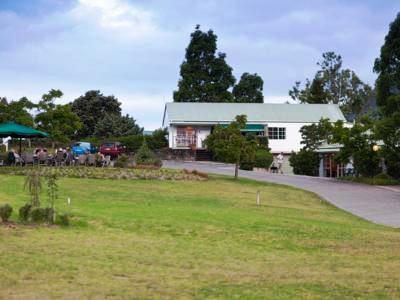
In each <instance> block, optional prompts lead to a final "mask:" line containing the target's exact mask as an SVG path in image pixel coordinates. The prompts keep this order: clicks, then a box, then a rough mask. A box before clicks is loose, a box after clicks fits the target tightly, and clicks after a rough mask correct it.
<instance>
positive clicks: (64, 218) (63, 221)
mask: <svg viewBox="0 0 400 300" xmlns="http://www.w3.org/2000/svg"><path fill="white" fill-rule="evenodd" d="M56 223H57V224H59V225H61V226H69V214H68V213H63V214H61V215H57V219H56Z"/></svg>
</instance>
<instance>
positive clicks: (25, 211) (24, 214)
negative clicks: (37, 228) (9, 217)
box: [19, 203, 32, 222]
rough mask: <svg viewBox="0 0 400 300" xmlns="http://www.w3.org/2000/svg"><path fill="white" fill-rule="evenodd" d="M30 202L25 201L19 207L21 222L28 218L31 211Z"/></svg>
mask: <svg viewBox="0 0 400 300" xmlns="http://www.w3.org/2000/svg"><path fill="white" fill-rule="evenodd" d="M31 209H32V204H30V203H26V204H25V205H24V206H22V207H21V208H20V209H19V219H20V220H21V221H23V222H27V221H28V220H29V216H30V213H31Z"/></svg>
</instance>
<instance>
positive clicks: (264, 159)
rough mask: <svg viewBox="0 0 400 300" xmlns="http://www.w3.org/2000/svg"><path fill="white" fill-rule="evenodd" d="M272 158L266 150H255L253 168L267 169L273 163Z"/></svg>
mask: <svg viewBox="0 0 400 300" xmlns="http://www.w3.org/2000/svg"><path fill="white" fill-rule="evenodd" d="M273 159H274V157H273V155H272V153H271V152H269V151H267V150H261V149H260V150H257V151H256V155H255V160H254V166H255V167H256V168H265V169H268V168H269V167H270V166H271V164H272V161H273Z"/></svg>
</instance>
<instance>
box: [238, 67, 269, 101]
mask: <svg viewBox="0 0 400 300" xmlns="http://www.w3.org/2000/svg"><path fill="white" fill-rule="evenodd" d="M263 86H264V81H263V80H262V78H261V77H260V76H259V75H257V74H249V73H243V75H242V76H241V77H240V81H239V82H238V84H237V85H235V86H234V88H233V90H232V94H233V97H234V102H242V103H263V102H264V96H263Z"/></svg>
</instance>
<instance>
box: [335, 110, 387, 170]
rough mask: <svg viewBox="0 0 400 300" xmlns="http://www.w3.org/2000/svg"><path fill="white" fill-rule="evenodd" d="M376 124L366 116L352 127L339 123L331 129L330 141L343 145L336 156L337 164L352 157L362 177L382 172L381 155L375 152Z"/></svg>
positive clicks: (355, 167)
mask: <svg viewBox="0 0 400 300" xmlns="http://www.w3.org/2000/svg"><path fill="white" fill-rule="evenodd" d="M373 132H374V122H373V120H371V119H370V118H368V117H366V116H364V117H362V118H361V119H360V120H359V121H357V122H355V123H354V125H353V126H352V127H350V128H349V127H345V126H344V124H343V122H341V121H338V122H336V123H335V124H334V126H333V127H332V129H331V134H330V138H329V141H330V142H333V143H337V144H340V145H342V147H341V148H340V151H339V153H338V154H337V155H336V157H335V160H336V161H337V162H341V163H346V162H348V161H349V159H350V157H352V158H353V165H354V169H355V171H356V173H357V174H358V175H361V176H367V177H372V176H375V175H376V174H378V173H379V172H380V170H381V169H380V167H379V154H378V152H375V151H373V146H374V145H375V144H376V136H375V135H374V134H373Z"/></svg>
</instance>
